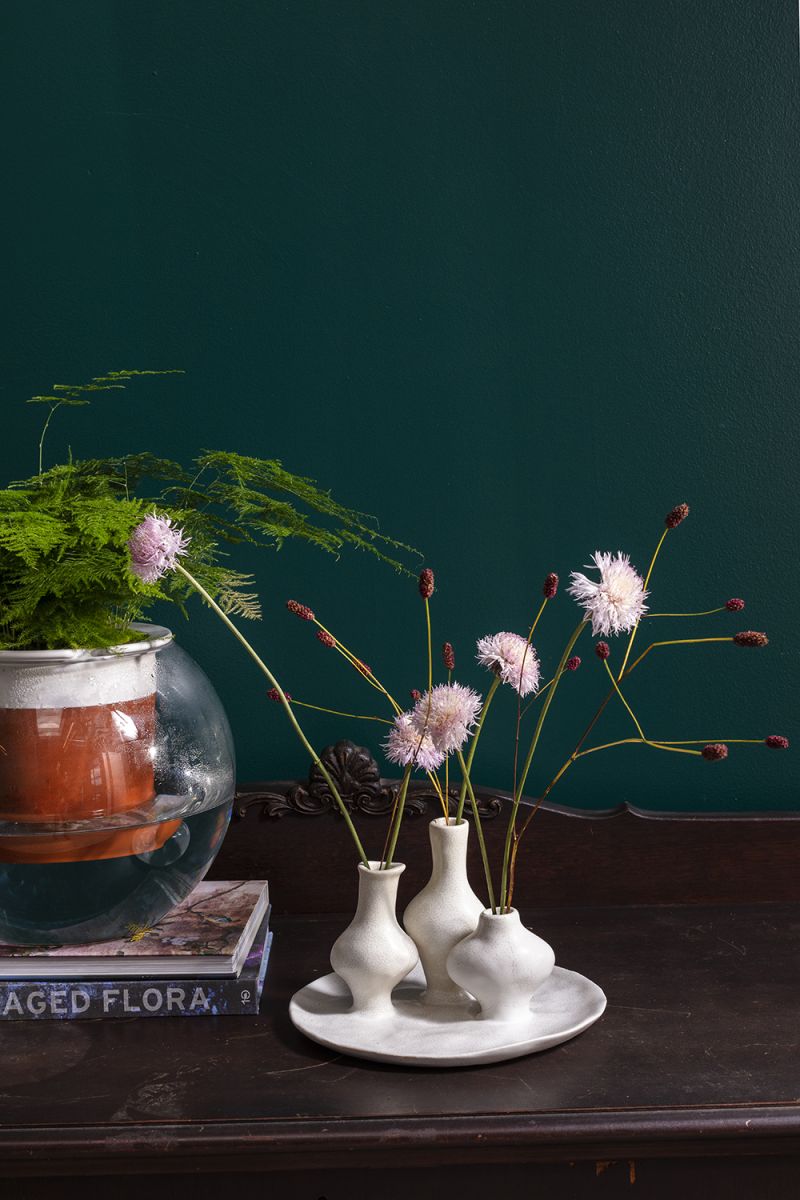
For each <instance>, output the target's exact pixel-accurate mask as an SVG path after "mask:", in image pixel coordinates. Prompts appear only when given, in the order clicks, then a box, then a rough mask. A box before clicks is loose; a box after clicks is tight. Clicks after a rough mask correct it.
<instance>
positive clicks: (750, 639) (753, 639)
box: [733, 629, 769, 646]
mask: <svg viewBox="0 0 800 1200" xmlns="http://www.w3.org/2000/svg"><path fill="white" fill-rule="evenodd" d="M733 640H734V642H735V643H736V645H737V646H767V645H769V638H768V637H767V635H766V634H765V633H759V632H758V631H757V630H756V629H745V630H744V631H743V632H742V633H735V634H734V635H733Z"/></svg>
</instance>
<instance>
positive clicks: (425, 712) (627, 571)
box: [273, 504, 789, 913]
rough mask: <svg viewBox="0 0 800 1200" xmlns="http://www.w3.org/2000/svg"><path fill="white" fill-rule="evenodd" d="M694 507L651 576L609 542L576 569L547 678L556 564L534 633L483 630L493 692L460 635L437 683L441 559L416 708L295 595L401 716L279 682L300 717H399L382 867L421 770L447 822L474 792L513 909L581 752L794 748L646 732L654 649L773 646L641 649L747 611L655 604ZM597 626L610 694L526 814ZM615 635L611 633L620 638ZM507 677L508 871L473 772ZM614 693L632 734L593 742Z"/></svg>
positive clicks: (494, 894) (320, 633) (393, 721)
mask: <svg viewBox="0 0 800 1200" xmlns="http://www.w3.org/2000/svg"><path fill="white" fill-rule="evenodd" d="M688 515H689V507H688V505H686V504H680V505H678V506H677V507H675V508H673V509H672V510H671V511H670V512H669V513H668V514H667V517H666V519H665V523H664V528H663V531H662V534H661V536H660V538H659V540H658V543H657V545H656V548H655V551H654V553H653V555H652V558H651V560H650V564H649V566H648V569H647V572H646V574H645V575H644V576H642V575H641V574H640V573H639V572H638V571H637V570H636V568H635V567H634V566H633V565H632V563H631V561H630V558H629V557H628V555H626V554H623V553H622V552H617V553H616V554H612V553H607V552H600V551H598V552H596V553H595V554H594V555H592V561H591V564H590V565H589V566H588V567H587V568H585V570H586V571H589V572H590V573H589V574H586V573H584V572H582V571H573V572H572V574H571V576H570V582H569V586H568V588H567V589H566V591H567V593H568V595H569V596H570V597H571V598H572V599H573V600H574V601H575V602H576V604H577V606H578V608H579V610H580V616H579V620H578V623H577V625H576V626H575V629H574V630H573V632H572V634H571V635H570V637H569V638H568V639H567V642H566V644H565V645H564V647H563V648H562V650H561V653H560V657H559V659H558V663H557V666H556V669H555V671H554V672H553V675H552V677H551V678H550V679H548V680H547V681H546V682H542V666H541V656H540V652H539V648H538V646H537V645H535V644H534V640H533V639H534V634H535V633H536V631H537V629H538V627H539V623H540V620H541V619H542V617H543V614H544V612H545V609H546V608H547V606H548V604H550V603H551V602H552V601H554V600H555V599H556V597H557V595H558V591H559V579H558V576H557V575H556V574H555V573H554V572H551V573H549V574H548V575H547V576H546V578H545V580H544V583H543V586H542V599H541V602H540V604H539V607H538V611H537V612H536V614H535V616H534V618H533V621H532V623H531V626H530V629H529V630H528V633H527V636H523V635H522V634H518V633H514V632H500V633H495V634H491V635H489V636H485V637H481V638H479V640H478V641H477V646H476V660H477V662H478V664H479V665H480V666H482V667H483V668H484V669H485V670H487V671H488V672H489V673H490V675H491V676H492V678H491V682H490V683H489V686H488V688H487V689H486V694H485V696H481V695H479V694H478V693H477V692H476V691H475V690H474V689H473V688H472V687H470V686H467V685H466V684H463V683H459V682H457V681H455V680H454V679H453V672H454V670H455V653H454V650H453V646H452V645H451V643H449V642H445V643H444V645H443V647H442V666H443V667H444V670H445V671H446V681H445V682H437V683H434V679H433V653H432V635H431V614H430V601H431V597H432V596H433V594H434V591H435V580H434V575H433V571H432V570H431V569H430V568H425V570H423V571H422V573H421V574H420V576H419V593H420V596H421V598H422V601H423V604H424V610H425V623H426V639H427V671H428V680H427V688H426V690H425V691H424V692H420V691H419V690H417V689H414V690H413V691H412V692H411V700H412V705H411V706H410V707H408V706H405V705H401V704H399V703H398V701H397V700H396V699H395V697H393V696H392V695H391V694H390V693H389V691H388V690H387V689H386V688H385V687H384V685H383V683H382V682H381V680H380V678H379V677H378V675H377V674H375V672H374V671H373V670H372V668H370V667H368V666H367V665H366V664H365V663H364V662H363V661H361V659H360V658H359V657H358V655H357V654H356V653H354V652H353V651H352V650H350V649H349V648H348V647H347V646H346V645H345V644H344V643H343V642H342V641H341V640H340V639H339V638H338V637H337V636H336V635H335V634H334V633H332V632H331V630H329V629H327V628H326V627H325V626H324V625H323V624H322V623H321V622H320V621H319V620H318V619H317V617H316V615H315V613H314V612H313V611H312V610H311V609H310V608H308V607H307V606H306V605H303V604H300V603H299V602H297V601H295V600H289V601H288V603H287V608H288V610H289V611H290V612H291V613H293V614H294V615H296V616H298V617H300V618H301V619H302V620H305V621H308V622H310V623H312V624H314V625H315V626H316V628H317V637H318V639H319V640H320V642H321V643H322V644H323V645H324V646H326V647H328V648H330V649H333V650H335V651H336V652H338V654H339V655H341V657H342V658H344V659H345V661H346V662H347V663H348V664H349V665H350V666H351V667H353V668H354V669H355V670H357V671H358V673H359V674H360V675H361V676H362V677H363V679H364V680H365V682H366V683H367V684H368V685H369V686H370V687H371V688H372V689H373V690H374V691H376V692H378V693H379V695H380V696H381V697H382V698H383V700H384V702H385V703H386V704H387V705H388V706H389V709H390V711H391V714H392V715H391V717H388V716H387V717H380V716H377V715H373V714H369V715H366V716H365V715H360V717H359V715H358V714H354V713H341V712H339V711H338V710H336V709H331V708H325V707H323V706H321V705H317V704H313V703H310V702H307V701H301V700H297V699H295V700H293V699H292V698H291V697H290V696H289V695H288V694H286V693H283V692H281V691H280V690H279V689H276V690H275V691H274V692H273V698H274V699H278V700H280V701H281V702H282V703H283V704H284V707H285V708H286V710H287V712H288V713H289V715H290V717H291V718H292V719H295V714H294V712H293V711H292V710H293V709H294V710H296V709H297V708H298V707H304V708H312V709H318V710H319V711H322V712H328V713H333V714H335V715H337V716H349V717H359V719H365V720H371V721H375V720H378V721H383V722H384V723H385V724H386V725H387V727H388V733H387V737H386V740H385V742H384V749H385V752H386V757H387V759H388V760H389V762H391V763H392V764H394V765H396V766H398V767H400V768H402V770H403V774H402V778H401V781H400V784H399V787H398V789H397V793H396V797H395V801H394V807H393V811H392V814H391V818H390V823H389V830H388V833H387V835H386V840H385V844H384V847H383V852H382V855H381V859H380V868H383V869H385V868H387V867H389V866H391V865H392V863H393V861H394V855H395V851H396V847H397V843H398V838H399V835H400V830H401V825H402V820H403V812H404V806H405V801H406V795H407V791H408V787H409V781H410V778H411V775H412V773H413V772H414V771H415V770H418V771H422V772H424V773H425V774H426V775H427V776H428V778H429V780H430V782H431V784H432V786H433V787H434V789H435V792H436V794H437V795H438V797H439V800H440V803H441V805H442V811H443V814H444V818H445V820H446V821H448V822H454V823H460V822H461V821H462V820H463V815H464V809H465V806H466V803H467V800H468V801H469V804H470V807H471V811H472V815H473V819H474V822H475V827H476V834H477V837H478V842H479V846H480V850H481V856H482V860H483V867H484V873H485V882H486V891H487V895H488V899H489V908H490V909H491V911H492V912H494V913H506V912H509V911H510V910H511V908H512V904H513V898H514V889H515V880H516V865H517V856H518V851H519V847H520V844H521V842H522V839H523V837H524V835H525V833H526V832H527V830H528V828H529V826H530V824H531V821H532V819H533V817H534V816H535V814H536V812H537V811H538V809H539V807H540V806H541V804H542V802H543V801H544V800H545V799H546V798H547V797H548V796H549V795H550V793H551V792H552V791H553V789H554V788H555V786H556V785H557V784H558V783H559V781H560V780H561V779H563V777H564V776H565V774H566V773H567V772H568V771H569V770H570V769H571V768H572V767H573V766H574V765H575V764H576V763H577V762H578V761H579V760H580V759H582V758H584V757H586V756H587V755H590V754H596V753H599V752H600V751H606V750H610V749H612V748H614V747H619V746H625V745H645V746H647V747H649V748H651V749H653V750H654V751H658V752H662V753H668V754H682V755H689V756H693V757H695V758H697V759H699V760H701V761H704V762H720V761H722V760H723V759H725V758H727V757H728V753H729V746H730V745H733V744H736V745H746V744H751V745H759V744H760V745H762V746H766V747H767V748H769V749H775V750H784V749H787V748H788V745H789V743H788V740H787V739H786V738H785V737H783V736H781V735H777V734H773V735H769V736H767V737H766V738H764V737H761V738H727V739H725V741H724V742H723V741H719V740H713V741H711V740H709V739H704V738H698V739H692V740H689V741H670V740H665V739H662V738H653V737H650V736H648V735H647V734H646V733H645V731H644V729H643V727H642V724H641V722H640V721H639V719H638V718H637V716H636V714H635V712H634V710H633V708H632V707H631V704H630V703H629V701H628V699H627V697H626V695H625V692H626V690H627V689H626V681H627V680H628V678H629V677H630V675H631V674H632V673H633V672H634V671H635V670H637V669H638V668H639V667H640V666H641V664H642V663H643V662H644V661H645V660H646V659H647V657H648V656H649V655H650V654H651V653H652V652H653V651H654V650H660V649H664V648H667V647H670V646H688V645H698V644H701V643H709V642H719V643H728V644H730V645H732V646H736V647H750V648H759V647H763V646H766V645H767V644H768V638H767V636H766V634H764V633H762V632H760V631H756V630H743V631H740V632H736V633H733V634H729V633H726V634H715V635H713V636H699V637H689V638H669V639H657V640H653V641H650V643H649V644H648V645H647V646H646V647H645V648H644V649H643V650H642V651H641V652H640V653H639V654H638V655H637V657H635V658H632V651H633V647H634V643H635V641H636V638H637V635H638V634H639V632H640V630H641V629H642V628H643V627H646V626H647V625H648V623H649V622H650V621H652V620H654V619H657V618H659V617H667V616H669V617H687V618H692V617H698V618H699V617H706V616H712V615H715V614H720V613H725V614H730V613H740V612H741V611H742V610H743V609H744V607H745V603H744V601H743V600H742V599H739V598H733V599H730V600H728V601H727V602H726V603H725V604H722V605H719V606H718V607H715V608H712V609H707V610H704V611H702V612H691V613H689V612H687V613H661V612H653V611H651V609H650V606H649V604H648V601H649V599H650V592H649V590H648V589H649V586H650V580H651V577H652V574H653V569H654V567H655V564H656V560H657V558H658V556H659V553H660V551H661V549H662V547H663V545H664V542H665V539H666V537H667V535H668V534H669V533H670V532H671V531H673V530H675V529H677V528H678V527H679V526H680V525H682V523H683V522H684V521H685V519H686V518H687V516H688ZM589 630H590V631H591V635H592V637H594V638H596V639H598V640H597V641H596V642H595V645H594V659H595V661H596V662H597V663H598V665H599V667H600V669H601V670H602V671H603V672H604V673H605V675H606V676H607V681H608V691H607V693H606V695H605V697H604V699H603V700H602V701H601V703H600V705H599V706H598V708H597V710H596V712H595V713H594V714H593V715H592V717H591V719H590V720H589V722H588V724H587V726H586V727H585V729H584V730H583V732H582V734H581V735H580V737H579V738H578V740H577V743H576V745H575V748H574V750H573V751H572V753H571V754H570V755H569V757H568V758H567V759H566V761H565V762H564V763H563V765H562V766H561V767H560V769H559V770H558V771H557V772H556V774H555V776H554V777H553V778H552V779H551V780H550V781H549V782H547V783H546V785H545V786H544V787H543V788H542V789H541V790H539V791H538V794H537V798H536V800H535V802H534V803H533V804H532V805H530V806H529V808H528V805H526V808H528V811H527V812H525V815H524V818H523V815H522V814H523V810H522V804H523V796H524V792H525V787H526V784H527V781H528V777H529V773H530V771H531V768H532V766H533V764H534V759H535V756H536V752H537V749H538V747H539V743H540V738H541V735H542V731H543V728H544V725H545V723H546V720H547V716H548V713H549V711H550V707H551V705H552V704H553V702H554V700H555V697H556V694H557V692H558V690H559V687H560V684H561V682H562V680H563V679H564V677H565V676H567V675H573V674H574V673H575V672H576V671H577V670H578V668H579V667H580V666H581V662H582V660H581V658H580V657H579V656H578V655H577V654H576V653H575V649H576V646H577V645H578V642H579V641H580V639H581V638H582V637H584V638H585V635H586V633H587V631H589ZM616 638H623V639H624V641H623V648H622V651H621V654H620V655H619V656H616V655H614V654H612V648H611V644H612V641H613V640H614V639H616ZM607 639H611V641H609V640H607ZM615 658H618V662H615ZM503 686H505V687H508V688H510V689H511V690H512V691H513V692H514V693H515V694H516V721H515V738H514V760H513V791H512V804H511V812H510V817H509V823H508V829H507V833H506V838H505V845H504V850H503V855H502V860H501V862H500V864H499V875H498V876H496V875H495V874H494V873H493V871H492V869H491V865H490V863H489V860H488V856H487V851H486V845H485V841H484V838H483V833H482V830H481V822H480V815H479V812H478V806H477V803H476V800H475V795H474V790H473V786H472V782H471V776H472V770H473V763H474V759H475V753H476V749H477V747H478V744H479V740H480V735H481V732H482V730H483V728H484V726H485V723H486V719H487V716H488V714H489V710H490V707H491V705H492V701H493V699H494V697H495V695H496V693H497V691H498V689H499V688H501V687H503ZM526 699H527V704H526V705H525V706H524V707H523V700H526ZM612 701H613V702H615V703H617V704H619V705H621V706H622V708H623V709H624V711H625V713H626V714H627V717H628V719H629V720H630V722H631V726H632V729H631V734H630V736H628V737H624V738H619V739H616V740H614V741H610V742H599V743H597V744H589V745H587V742H589V739H590V737H591V734H592V732H593V730H594V728H595V726H596V725H597V723H598V721H599V720H600V718H601V716H602V714H603V712H604V711H605V709H606V708H607V706H608V705H609V704H610V703H611V702H612ZM537 708H538V712H537ZM529 714H530V717H529ZM526 718H529V722H530V723H532V726H533V728H532V730H531V731H530V733H529V734H526V740H527V751H526V752H525V754H524V757H523V754H522V749H521V748H522V746H523V744H524V743H523V740H522V734H523V731H524V730H525V727H526V720H525V719H526ZM451 761H452V762H454V763H455V765H457V767H458V771H459V774H460V786H459V789H458V794H457V799H456V801H455V811H454V812H451V804H450V800H451V796H450V787H449V775H450V765H451ZM334 794H335V789H334ZM337 799H338V798H337ZM339 804H340V808H342V809H343V808H344V806H343V805H342V804H341V800H339ZM351 832H352V827H351ZM354 836H355V837H356V844H357V848H358V850H359V854H360V857H361V860H362V862H363V863H365V864H366V863H367V858H366V855H365V853H364V850H363V847H362V846H361V843H360V842H359V841H358V838H357V835H355V834H354Z"/></svg>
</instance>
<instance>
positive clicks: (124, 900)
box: [0, 796, 231, 945]
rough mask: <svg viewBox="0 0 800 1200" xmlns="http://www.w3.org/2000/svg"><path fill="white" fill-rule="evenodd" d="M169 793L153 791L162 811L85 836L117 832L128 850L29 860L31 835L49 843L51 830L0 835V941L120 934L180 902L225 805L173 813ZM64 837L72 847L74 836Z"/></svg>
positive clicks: (208, 855)
mask: <svg viewBox="0 0 800 1200" xmlns="http://www.w3.org/2000/svg"><path fill="white" fill-rule="evenodd" d="M177 799H178V798H177V797H175V796H172V797H160V798H159V800H160V801H162V802H164V803H162V804H161V805H160V807H161V809H162V814H161V815H159V814H158V813H157V812H154V810H153V807H152V806H148V809H147V818H146V820H145V821H144V822H142V823H141V824H138V825H137V824H131V823H127V822H130V821H131V818H132V816H133V814H130V813H127V814H125V818H126V824H125V825H124V826H120V825H119V824H114V825H109V826H107V827H106V828H105V829H98V828H97V826H95V827H94V829H93V831H92V834H91V836H92V837H94V838H96V839H97V840H98V842H99V841H102V839H103V838H105V839H106V842H107V843H108V842H109V841H110V842H112V843H113V844H114V845H116V847H117V848H119V847H120V844H121V843H120V838H121V837H124V840H125V842H126V843H127V844H126V846H125V848H126V849H127V850H129V851H130V852H129V853H124V854H115V855H114V856H113V857H96V856H94V855H95V854H96V849H97V847H95V849H94V850H91V849H88V848H87V852H88V853H89V854H92V855H93V856H92V857H87V858H86V859H84V860H76V859H75V858H74V857H72V858H68V859H67V861H62V862H53V861H50V862H41V861H39V862H37V861H35V858H36V854H35V842H36V838H37V836H38V837H40V838H41V837H44V838H46V839H47V840H48V841H49V843H50V845H51V846H52V844H53V833H52V829H51V831H49V832H44V831H43V830H41V829H39V830H32V829H31V826H28V827H27V829H25V830H24V831H22V827H21V826H20V825H16V826H15V833H14V835H12V836H0V942H8V943H11V944H14V945H46V944H47V945H52V944H54V943H71V942H90V941H102V940H104V939H106V938H112V937H117V936H120V935H121V936H125V934H130V933H135V932H137V930H140V929H143V928H147V927H148V926H149V925H151V924H152V923H154V922H155V921H157V920H158V919H159V918H160V917H161V916H163V914H164V912H166V911H167V910H168V909H170V908H172V907H173V905H175V904H178V903H179V902H180V901H181V900H183V899H184V897H185V896H187V895H188V894H189V892H190V891H191V890H192V888H193V887H194V886H195V884H196V883H197V882H198V880H199V879H202V877H203V875H204V874H205V872H206V871H207V870H208V867H209V866H210V864H211V862H212V861H213V858H214V856H215V854H216V853H217V850H218V849H219V845H220V842H221V841H222V838H223V837H224V835H225V830H226V829H227V826H228V821H229V819H230V811H231V803H230V800H226V802H225V803H223V804H219V805H217V806H216V807H215V808H206V809H204V810H202V811H200V812H194V813H192V812H191V811H188V812H187V813H186V814H185V815H180V808H179V806H177V805H176V803H175V802H176V800H177ZM170 802H171V803H170ZM157 807H158V806H157ZM184 807H186V806H184ZM188 807H189V809H190V810H191V806H188ZM154 818H157V819H154ZM5 828H6V830H7V829H8V828H9V827H8V826H6V827H5ZM69 836H70V837H71V838H72V842H73V847H74V840H75V837H76V835H75V834H71V835H69ZM84 836H87V837H88V836H90V835H88V834H86V835H84ZM101 848H102V847H101ZM72 853H73V854H74V848H73V851H72ZM15 857H16V859H17V860H18V861H8V860H9V859H13V858H15ZM26 857H27V858H28V860H29V861H25V858H26ZM31 859H33V861H30V860H31ZM4 860H5V861H4Z"/></svg>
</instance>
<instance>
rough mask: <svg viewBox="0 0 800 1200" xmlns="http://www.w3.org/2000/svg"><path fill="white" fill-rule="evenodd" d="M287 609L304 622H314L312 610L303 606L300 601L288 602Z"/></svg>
mask: <svg viewBox="0 0 800 1200" xmlns="http://www.w3.org/2000/svg"><path fill="white" fill-rule="evenodd" d="M286 607H287V608H288V610H289V612H290V613H294V615H295V616H296V617H300V619H301V620H302V621H313V620H314V619H315V618H314V614H313V612H312V611H311V609H310V608H309V607H308V606H307V605H305V604H301V603H300V601H299V600H287V601H286Z"/></svg>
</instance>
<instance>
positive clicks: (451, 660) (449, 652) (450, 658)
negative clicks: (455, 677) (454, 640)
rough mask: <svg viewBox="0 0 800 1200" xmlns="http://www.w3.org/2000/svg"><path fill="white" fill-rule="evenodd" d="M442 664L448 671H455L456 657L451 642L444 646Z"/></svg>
mask: <svg viewBox="0 0 800 1200" xmlns="http://www.w3.org/2000/svg"><path fill="white" fill-rule="evenodd" d="M442 662H443V663H444V666H445V670H446V671H455V669H456V655H455V651H454V650H453V647H452V645H451V644H450V642H445V644H444V645H443V646H442Z"/></svg>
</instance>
